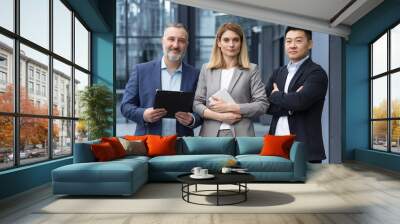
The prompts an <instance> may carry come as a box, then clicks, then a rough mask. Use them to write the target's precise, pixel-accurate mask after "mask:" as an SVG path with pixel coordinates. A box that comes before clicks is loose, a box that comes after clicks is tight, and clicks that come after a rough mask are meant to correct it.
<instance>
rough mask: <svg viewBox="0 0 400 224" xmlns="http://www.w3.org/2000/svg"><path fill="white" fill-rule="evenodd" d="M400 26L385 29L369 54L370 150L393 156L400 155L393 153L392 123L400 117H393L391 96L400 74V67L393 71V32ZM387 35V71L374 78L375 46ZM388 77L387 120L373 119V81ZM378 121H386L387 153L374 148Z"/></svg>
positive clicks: (396, 24) (393, 25) (369, 46)
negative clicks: (397, 75)
mask: <svg viewBox="0 0 400 224" xmlns="http://www.w3.org/2000/svg"><path fill="white" fill-rule="evenodd" d="M398 25H400V21H397V22H395V23H394V24H392V25H391V26H389V27H388V28H386V29H385V31H384V32H382V33H381V34H379V35H378V36H377V37H376V38H375V39H373V40H372V41H371V42H370V43H368V48H369V49H368V50H369V51H368V52H369V71H368V73H369V77H368V81H369V149H370V150H373V151H379V152H386V153H391V154H396V155H397V154H400V152H393V151H392V125H391V124H392V121H400V117H393V116H392V96H391V90H392V83H391V80H392V75H396V73H398V72H400V67H398V68H394V69H391V58H392V57H391V51H392V48H391V31H392V29H393V28H395V27H396V26H398ZM385 34H386V35H387V39H386V41H387V43H386V44H387V51H386V55H387V63H386V71H385V72H382V73H379V74H376V75H375V76H374V74H373V53H374V52H373V44H374V43H376V42H377V41H378V40H379V39H380V38H381V37H383V36H384V35H385ZM399 56H400V55H399ZM382 77H386V86H387V93H386V97H387V105H386V111H387V112H386V117H385V118H373V90H374V87H373V81H374V80H376V79H378V78H382ZM376 121H386V135H387V138H386V151H383V150H379V149H376V148H374V136H373V135H374V132H373V122H376Z"/></svg>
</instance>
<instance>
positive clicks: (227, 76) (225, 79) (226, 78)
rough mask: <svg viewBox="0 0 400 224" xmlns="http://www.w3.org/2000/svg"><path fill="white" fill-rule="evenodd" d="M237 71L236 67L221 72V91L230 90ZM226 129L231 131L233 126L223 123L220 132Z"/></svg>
mask: <svg viewBox="0 0 400 224" xmlns="http://www.w3.org/2000/svg"><path fill="white" fill-rule="evenodd" d="M234 71H235V67H233V68H230V69H222V71H221V84H220V88H219V89H220V90H222V89H225V90H228V87H229V84H230V83H231V80H232V76H233V72H234ZM224 129H231V125H230V124H227V123H222V124H221V126H220V127H219V130H224Z"/></svg>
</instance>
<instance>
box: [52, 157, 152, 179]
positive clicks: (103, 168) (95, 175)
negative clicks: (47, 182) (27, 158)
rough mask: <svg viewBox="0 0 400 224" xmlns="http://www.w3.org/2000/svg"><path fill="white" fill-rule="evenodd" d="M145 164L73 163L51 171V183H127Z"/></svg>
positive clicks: (134, 161)
mask: <svg viewBox="0 0 400 224" xmlns="http://www.w3.org/2000/svg"><path fill="white" fill-rule="evenodd" d="M142 166H146V163H145V162H143V161H140V160H131V161H130V162H129V163H127V162H125V163H124V162H121V161H119V162H114V161H109V162H96V163H74V164H70V165H66V166H62V167H59V168H57V169H55V170H53V181H59V182H127V181H132V180H131V179H132V173H133V172H134V171H135V170H141V169H140V167H142Z"/></svg>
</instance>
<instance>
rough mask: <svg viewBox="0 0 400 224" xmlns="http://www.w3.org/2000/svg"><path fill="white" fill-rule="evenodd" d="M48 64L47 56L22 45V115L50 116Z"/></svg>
mask: <svg viewBox="0 0 400 224" xmlns="http://www.w3.org/2000/svg"><path fill="white" fill-rule="evenodd" d="M48 64H49V57H48V56H47V55H45V54H43V53H40V52H39V51H36V50H34V49H32V48H30V47H27V46H25V45H23V44H21V59H20V70H21V71H20V81H21V90H20V109H21V113H25V114H41V115H47V114H48V108H49V93H48V86H49V81H48V80H49V79H48V77H49V76H48V74H49V70H48Z"/></svg>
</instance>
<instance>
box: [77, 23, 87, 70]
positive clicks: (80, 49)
mask: <svg viewBox="0 0 400 224" xmlns="http://www.w3.org/2000/svg"><path fill="white" fill-rule="evenodd" d="M75 63H76V64H78V65H80V66H81V67H83V68H85V69H88V70H89V32H88V31H87V30H86V28H85V27H84V26H83V25H82V23H81V22H80V21H79V20H78V19H77V18H75Z"/></svg>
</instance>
